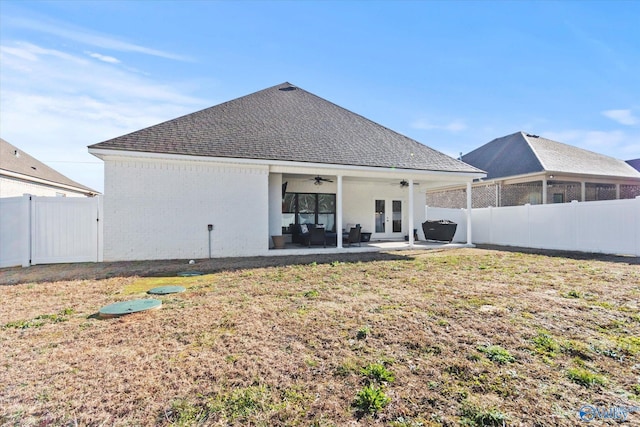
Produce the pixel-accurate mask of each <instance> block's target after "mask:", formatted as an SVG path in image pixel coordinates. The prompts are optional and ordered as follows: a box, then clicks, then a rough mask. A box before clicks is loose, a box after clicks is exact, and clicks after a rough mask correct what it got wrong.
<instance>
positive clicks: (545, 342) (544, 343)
mask: <svg viewBox="0 0 640 427" xmlns="http://www.w3.org/2000/svg"><path fill="white" fill-rule="evenodd" d="M533 343H534V344H535V346H536V351H537V352H538V353H541V354H546V355H547V356H550V357H554V356H555V355H556V352H557V351H558V350H560V344H558V342H557V341H556V340H555V339H554V338H553V337H552V336H551V335H550V334H549V333H548V332H546V331H540V332H538V335H536V336H535V337H534V338H533Z"/></svg>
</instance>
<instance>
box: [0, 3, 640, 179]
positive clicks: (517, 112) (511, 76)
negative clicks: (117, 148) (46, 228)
mask: <svg viewBox="0 0 640 427" xmlns="http://www.w3.org/2000/svg"><path fill="white" fill-rule="evenodd" d="M285 81H289V82H291V83H293V84H295V85H297V86H299V87H301V88H303V89H305V90H307V91H309V92H312V93H314V94H316V95H318V96H320V97H322V98H325V99H327V100H329V101H332V102H334V103H336V104H338V105H340V106H342V107H345V108H347V109H349V110H351V111H354V112H356V113H358V114H361V115H363V116H365V117H367V118H369V119H371V120H374V121H376V122H378V123H380V124H382V125H384V126H386V127H388V128H391V129H393V130H395V131H397V132H400V133H402V134H405V135H407V136H409V137H411V138H414V139H416V140H418V141H420V142H422V143H424V144H426V145H428V146H430V147H432V148H435V149H437V150H440V151H442V152H444V153H446V154H449V155H451V156H454V157H457V156H458V154H459V153H460V152H462V153H467V152H469V151H471V150H473V149H474V148H476V147H478V146H480V145H482V144H484V143H486V142H489V141H490V140H492V139H494V138H497V137H501V136H504V135H508V134H511V133H514V132H517V131H520V130H522V131H526V132H529V133H535V134H538V135H542V136H545V137H547V138H551V139H554V140H557V141H560V142H565V143H568V144H571V145H575V146H578V147H581V148H585V149H588V150H591V151H595V152H599V153H602V154H606V155H609V156H612V157H616V158H620V159H625V160H627V159H631V158H638V157H640V2H639V1H603V2H598V1H589V2H586V1H567V2H554V1H537V2H525V1H518V2H515V1H513V2H511V1H498V2H483V1H450V2H445V1H276V2H274V1H254V2H243V1H179V2H177V1H176V2H173V1H36V2H33V1H11V0H0V136H2V138H4V139H6V140H7V141H9V142H11V143H12V144H14V145H16V146H18V147H19V148H21V149H23V150H24V151H26V152H27V153H29V154H31V155H33V156H35V157H36V158H38V159H39V160H42V161H44V162H45V163H47V164H48V165H50V166H52V167H54V168H55V169H57V170H59V171H60V172H62V173H64V174H65V175H67V176H69V177H70V178H72V179H74V180H76V181H78V182H80V183H82V184H84V185H87V186H90V187H92V188H94V189H97V190H99V191H101V190H102V189H103V183H102V180H103V175H102V174H103V170H102V164H101V162H100V161H99V160H98V159H97V158H95V157H93V156H91V155H89V154H88V153H87V148H86V147H87V145H91V144H94V143H97V142H101V141H104V140H106V139H109V138H112V137H116V136H119V135H123V134H125V133H128V132H131V131H134V130H138V129H141V128H143V127H146V126H150V125H153V124H156V123H159V122H161V121H165V120H168V119H172V118H175V117H178V116H180V115H183V114H187V113H190V112H193V111H197V110H200V109H202V108H206V107H209V106H212V105H216V104H219V103H221V102H224V101H228V100H230V99H234V98H237V97H239V96H243V95H247V94H249V93H252V92H255V91H257V90H260V89H264V88H266V87H270V86H273V85H276V84H279V83H282V82H285Z"/></svg>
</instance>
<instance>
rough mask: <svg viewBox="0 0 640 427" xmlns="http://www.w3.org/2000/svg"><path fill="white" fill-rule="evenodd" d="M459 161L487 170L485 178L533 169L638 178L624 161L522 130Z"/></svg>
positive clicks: (533, 171)
mask: <svg viewBox="0 0 640 427" xmlns="http://www.w3.org/2000/svg"><path fill="white" fill-rule="evenodd" d="M462 160H463V161H464V162H466V163H469V164H471V165H473V166H475V167H477V168H481V169H483V170H485V171H487V179H492V178H502V177H507V176H515V175H524V174H529V173H536V172H555V173H571V174H582V175H600V176H607V177H620V178H640V173H639V172H638V171H636V170H634V168H633V167H631V166H630V165H629V164H627V163H626V162H624V161H623V160H618V159H615V158H613V157H609V156H605V155H603V154H598V153H594V152H592V151H588V150H584V149H582V148H578V147H574V146H572V145H568V144H563V143H561V142H557V141H553V140H550V139H547V138H543V137H541V136H537V135H531V134H528V133H524V132H516V133H514V134H512V135H508V136H504V137H502V138H497V139H494V140H493V141H491V142H489V143H487V144H485V145H483V146H482V147H479V148H477V149H476V150H474V151H472V152H471V153H469V154H466V155H464V156H462Z"/></svg>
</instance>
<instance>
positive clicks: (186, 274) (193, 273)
mask: <svg viewBox="0 0 640 427" xmlns="http://www.w3.org/2000/svg"><path fill="white" fill-rule="evenodd" d="M203 274H204V273H203V272H202V271H181V272H180V273H178V276H182V277H192V276H202V275H203Z"/></svg>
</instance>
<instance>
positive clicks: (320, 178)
mask: <svg viewBox="0 0 640 427" xmlns="http://www.w3.org/2000/svg"><path fill="white" fill-rule="evenodd" d="M312 180H314V181H315V182H314V184H315V185H322V183H323V182H333V181H332V180H330V179H327V178H323V177H321V176H320V175H318V176H316V177H315V178H312Z"/></svg>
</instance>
